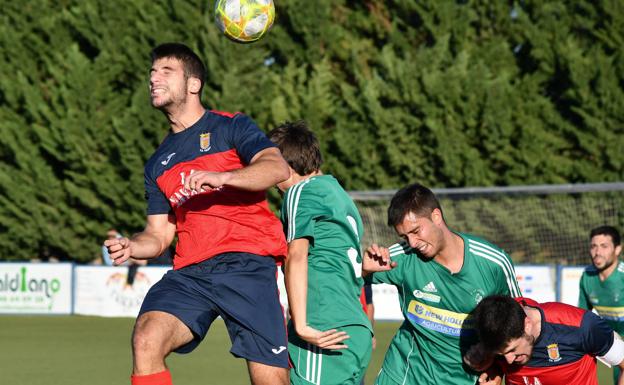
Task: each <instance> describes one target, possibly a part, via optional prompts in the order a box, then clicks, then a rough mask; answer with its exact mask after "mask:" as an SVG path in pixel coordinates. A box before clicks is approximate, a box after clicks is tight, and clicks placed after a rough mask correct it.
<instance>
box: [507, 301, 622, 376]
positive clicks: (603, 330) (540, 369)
mask: <svg viewBox="0 0 624 385" xmlns="http://www.w3.org/2000/svg"><path fill="white" fill-rule="evenodd" d="M516 300H517V301H518V302H519V303H520V304H522V305H525V306H530V307H534V308H536V309H538V310H539V312H540V313H541V315H542V321H541V323H542V329H541V332H540V336H539V337H538V339H537V340H536V341H535V346H534V347H533V354H532V356H531V359H530V360H529V362H528V363H527V364H526V365H523V366H516V365H507V364H506V363H504V364H503V365H502V366H503V371H504V372H505V375H506V377H505V378H506V382H507V384H513V385H562V384H565V385H598V380H597V378H596V358H595V357H596V356H602V355H605V354H606V353H607V352H608V351H609V349H611V345H613V340H614V337H613V329H611V327H609V325H608V324H607V323H606V322H605V321H604V320H603V319H602V318H600V317H598V316H597V315H596V314H594V313H592V312H588V311H586V310H583V309H579V308H577V307H574V306H570V305H566V304H563V303H557V302H547V303H543V304H538V303H537V302H535V301H533V300H530V299H527V298H516Z"/></svg>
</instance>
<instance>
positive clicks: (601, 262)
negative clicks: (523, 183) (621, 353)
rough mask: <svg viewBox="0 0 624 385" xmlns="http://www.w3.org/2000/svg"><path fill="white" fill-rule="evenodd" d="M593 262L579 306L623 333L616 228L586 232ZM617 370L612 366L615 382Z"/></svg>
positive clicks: (622, 268) (623, 284) (623, 287)
mask: <svg viewBox="0 0 624 385" xmlns="http://www.w3.org/2000/svg"><path fill="white" fill-rule="evenodd" d="M589 239H590V242H591V243H590V255H591V259H592V265H591V266H588V267H587V269H585V271H584V272H583V275H582V276H581V282H580V290H579V304H578V306H579V307H580V308H581V309H587V310H593V309H595V310H596V312H597V313H598V315H600V316H601V317H602V318H603V319H604V320H605V321H607V323H608V324H609V326H611V328H613V330H615V331H616V332H617V333H618V334H620V335H622V333H624V263H622V262H621V261H620V258H619V256H620V253H621V251H622V245H621V244H620V233H619V232H618V231H617V229H616V228H615V227H612V226H600V227H597V228H595V229H593V230H592V231H591V232H590V234H589ZM619 374H620V369H619V368H618V367H614V369H613V381H614V383H615V384H617V380H618V377H619Z"/></svg>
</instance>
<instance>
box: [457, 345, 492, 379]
mask: <svg viewBox="0 0 624 385" xmlns="http://www.w3.org/2000/svg"><path fill="white" fill-rule="evenodd" d="M464 363H465V364H466V365H468V366H470V367H471V368H473V369H474V370H476V371H477V372H484V371H485V370H486V369H488V368H489V367H490V366H492V364H493V363H494V355H493V354H492V353H491V352H488V351H487V350H486V349H485V348H484V347H483V345H482V344H481V343H476V344H474V345H472V346H470V348H469V349H468V351H467V352H466V354H465V355H464Z"/></svg>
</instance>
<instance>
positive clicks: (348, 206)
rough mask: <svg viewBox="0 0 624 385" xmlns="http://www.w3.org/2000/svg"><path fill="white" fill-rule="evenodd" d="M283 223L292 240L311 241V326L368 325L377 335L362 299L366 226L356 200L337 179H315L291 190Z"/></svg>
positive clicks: (282, 216)
mask: <svg viewBox="0 0 624 385" xmlns="http://www.w3.org/2000/svg"><path fill="white" fill-rule="evenodd" d="M281 219H282V224H283V225H284V232H285V233H286V241H287V242H291V241H293V240H295V239H298V238H307V239H308V240H309V241H310V247H309V250H308V299H307V309H306V310H307V311H306V313H307V322H308V325H309V326H311V327H313V328H315V329H319V330H327V329H331V328H336V327H339V326H345V325H363V326H365V327H367V328H368V329H369V330H371V331H372V327H371V324H370V321H369V320H368V318H367V317H366V314H365V313H364V310H363V309H362V305H361V303H360V299H359V298H360V293H361V290H362V285H363V283H364V280H363V279H362V255H361V247H360V237H361V236H362V234H363V231H364V227H363V225H362V219H361V218H360V213H359V212H358V210H357V208H356V207H355V204H354V203H353V200H352V199H351V197H349V195H348V194H347V193H346V192H345V191H344V189H343V188H342V187H341V186H340V184H338V181H337V180H336V179H335V178H334V177H333V176H331V175H319V176H314V177H311V178H308V179H306V180H303V181H301V182H299V183H297V184H296V185H294V186H291V187H290V188H289V189H288V190H286V192H285V194H284V202H283V203H282V213H281Z"/></svg>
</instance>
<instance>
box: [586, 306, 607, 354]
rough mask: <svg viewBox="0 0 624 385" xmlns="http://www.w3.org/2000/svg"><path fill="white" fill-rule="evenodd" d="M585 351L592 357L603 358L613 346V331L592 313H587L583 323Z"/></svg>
mask: <svg viewBox="0 0 624 385" xmlns="http://www.w3.org/2000/svg"><path fill="white" fill-rule="evenodd" d="M581 331H582V344H583V350H584V351H585V352H586V353H588V354H590V355H592V356H603V355H605V354H606V353H607V352H608V351H609V349H611V345H613V338H614V336H613V329H611V327H610V326H609V325H608V324H607V322H606V321H605V320H603V319H602V318H600V317H599V316H597V315H596V314H594V313H592V312H589V311H588V312H585V315H584V316H583V321H582V322H581Z"/></svg>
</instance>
